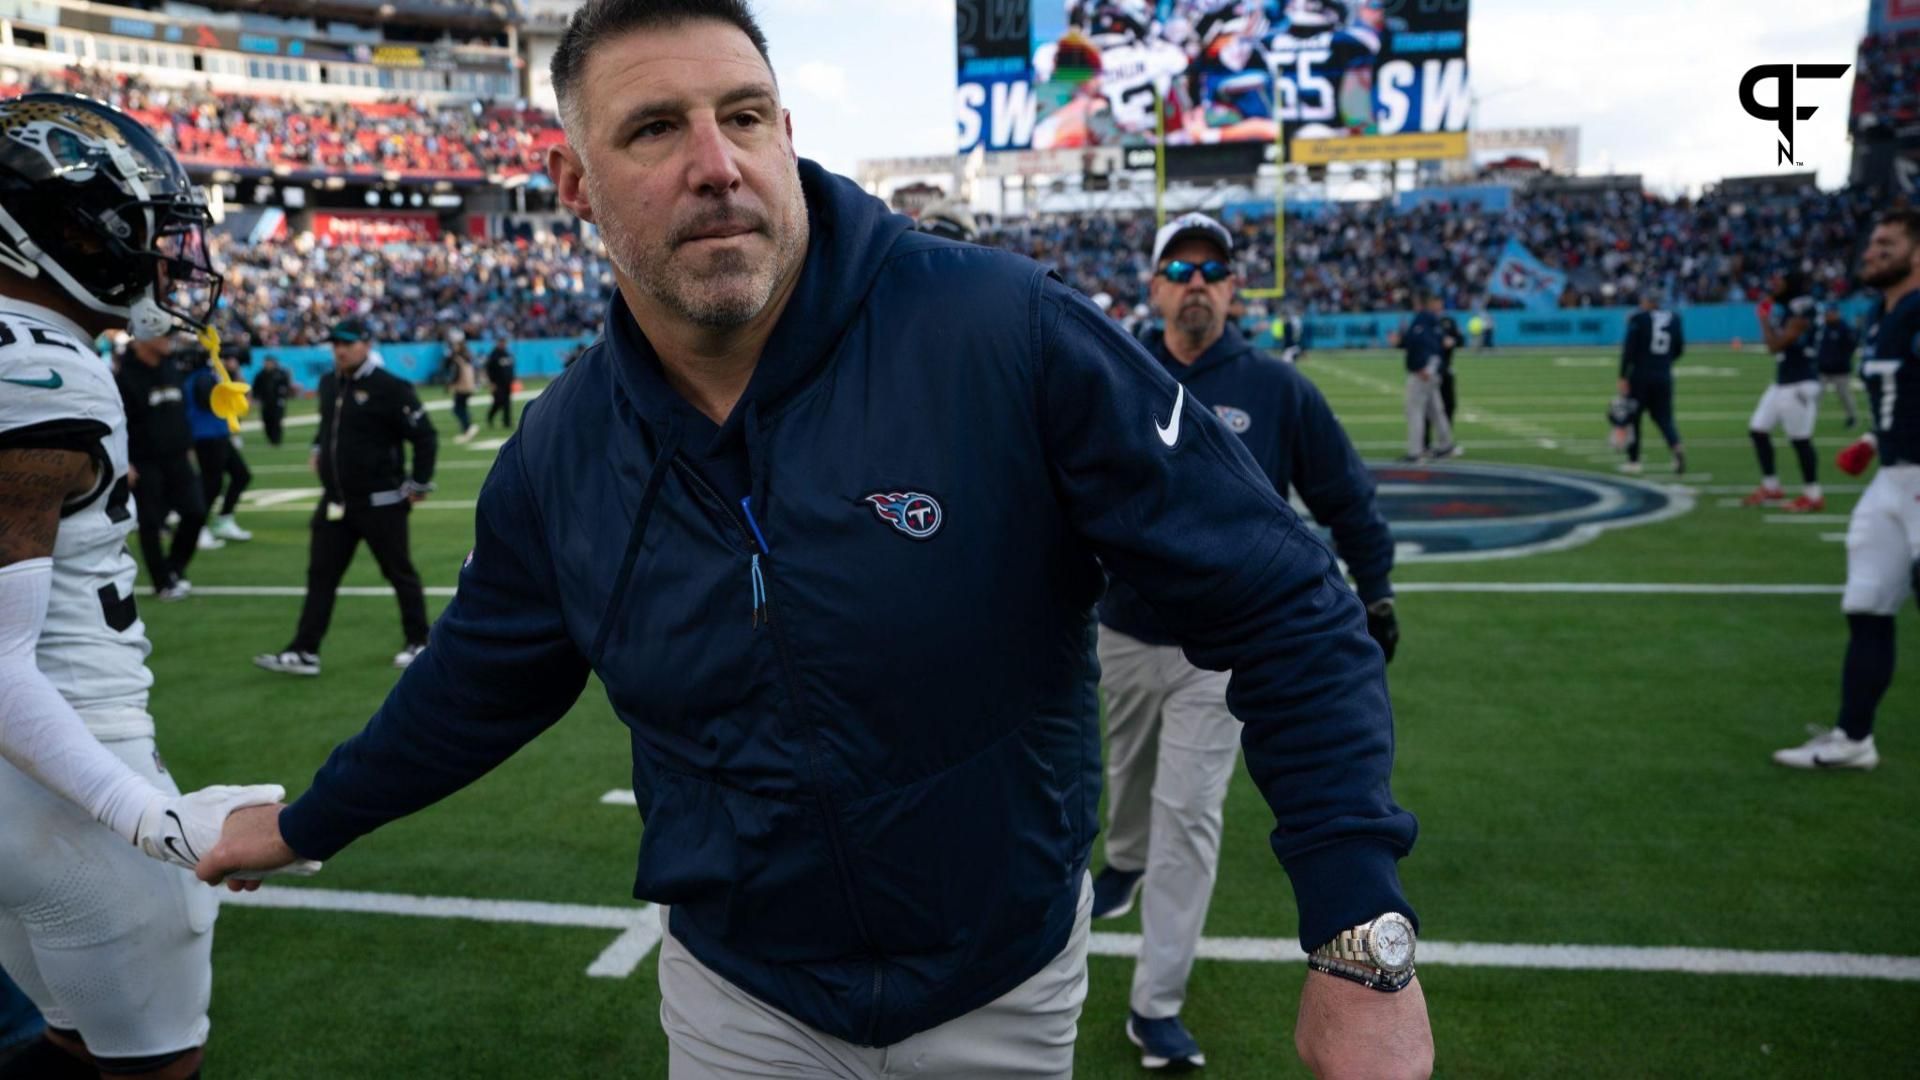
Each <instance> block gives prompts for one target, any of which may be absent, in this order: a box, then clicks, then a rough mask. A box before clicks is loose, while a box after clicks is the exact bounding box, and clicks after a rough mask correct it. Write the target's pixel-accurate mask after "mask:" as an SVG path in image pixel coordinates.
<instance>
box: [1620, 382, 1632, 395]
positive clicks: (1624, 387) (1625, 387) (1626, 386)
mask: <svg viewBox="0 0 1920 1080" xmlns="http://www.w3.org/2000/svg"><path fill="white" fill-rule="evenodd" d="M1620 396H1621V397H1631V396H1633V384H1632V383H1630V382H1628V381H1627V380H1625V379H1621V380H1620Z"/></svg>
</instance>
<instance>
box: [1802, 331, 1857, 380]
mask: <svg viewBox="0 0 1920 1080" xmlns="http://www.w3.org/2000/svg"><path fill="white" fill-rule="evenodd" d="M1859 345H1860V336H1859V335H1858V334H1856V333H1854V331H1853V327H1851V326H1849V325H1847V323H1846V320H1844V319H1843V320H1841V321H1840V322H1828V321H1827V320H1825V319H1821V320H1820V321H1819V322H1817V323H1814V324H1813V352H1814V363H1815V364H1816V365H1817V366H1818V367H1819V369H1820V374H1822V375H1845V374H1847V373H1848V372H1850V371H1852V370H1853V353H1854V350H1855V349H1856V348H1858V347H1859Z"/></svg>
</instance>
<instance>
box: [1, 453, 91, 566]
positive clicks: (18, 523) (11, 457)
mask: <svg viewBox="0 0 1920 1080" xmlns="http://www.w3.org/2000/svg"><path fill="white" fill-rule="evenodd" d="M92 483H93V460H92V459H91V458H89V457H88V456H87V455H86V454H83V453H81V452H80V451H78V450H4V451H0V566H11V565H12V564H14V563H17V562H24V561H26V560H28V559H44V558H47V557H48V556H50V555H52V554H53V539H54V535H55V534H56V533H58V532H59V531H60V508H61V506H62V505H63V504H64V503H65V502H66V501H67V498H68V497H69V496H71V495H73V494H75V493H77V492H83V491H86V490H87V489H88V488H89V487H90V486H91V485H92Z"/></svg>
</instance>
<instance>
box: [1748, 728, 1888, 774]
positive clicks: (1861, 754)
mask: <svg viewBox="0 0 1920 1080" xmlns="http://www.w3.org/2000/svg"><path fill="white" fill-rule="evenodd" d="M1807 730H1808V731H1811V732H1815V734H1814V736H1813V738H1811V739H1808V740H1807V741H1806V742H1804V743H1801V744H1800V745H1799V746H1793V747H1789V748H1787V749H1785V750H1775V751H1774V752H1773V760H1774V762H1775V764H1779V765H1785V766H1787V767H1788V768H1790V769H1871V768H1873V767H1874V766H1875V765H1878V764H1880V752H1879V751H1878V750H1875V749H1874V748H1873V736H1871V735H1869V736H1867V737H1866V738H1864V739H1860V740H1858V741H1855V740H1853V739H1849V738H1847V733H1846V732H1844V731H1842V730H1840V729H1839V728H1837V727H1836V728H1829V729H1827V730H1825V731H1822V730H1820V729H1819V728H1816V727H1813V726H1812V725H1808V728H1807Z"/></svg>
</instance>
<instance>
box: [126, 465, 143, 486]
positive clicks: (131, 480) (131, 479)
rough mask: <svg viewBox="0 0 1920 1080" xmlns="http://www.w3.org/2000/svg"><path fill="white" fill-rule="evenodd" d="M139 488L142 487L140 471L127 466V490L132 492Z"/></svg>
mask: <svg viewBox="0 0 1920 1080" xmlns="http://www.w3.org/2000/svg"><path fill="white" fill-rule="evenodd" d="M139 486H140V470H139V469H136V468H134V467H133V466H131V465H129V466H127V490H129V491H131V490H133V489H134V488H137V487H139Z"/></svg>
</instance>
